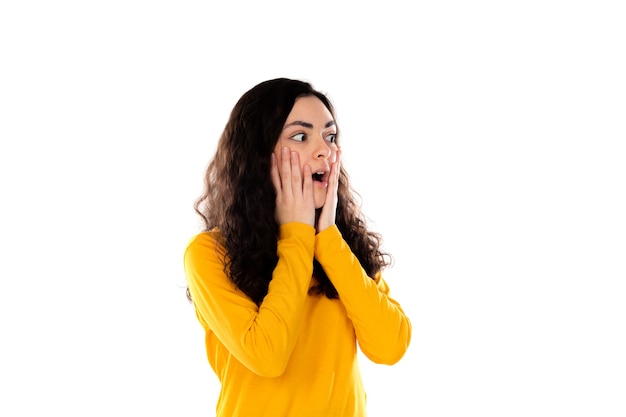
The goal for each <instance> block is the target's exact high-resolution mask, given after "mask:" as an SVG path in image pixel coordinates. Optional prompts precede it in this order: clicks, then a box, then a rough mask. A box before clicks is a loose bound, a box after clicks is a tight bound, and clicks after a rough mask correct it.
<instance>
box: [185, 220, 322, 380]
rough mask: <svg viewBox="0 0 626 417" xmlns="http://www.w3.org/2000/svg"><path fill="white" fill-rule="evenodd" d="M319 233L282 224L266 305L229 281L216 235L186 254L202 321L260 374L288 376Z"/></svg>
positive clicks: (203, 238)
mask: <svg viewBox="0 0 626 417" xmlns="http://www.w3.org/2000/svg"><path fill="white" fill-rule="evenodd" d="M314 235H315V230H314V228H313V227H312V226H308V225H305V224H301V223H289V224H286V225H283V226H281V228H280V238H279V240H278V264H277V265H276V268H275V269H274V273H273V277H272V281H271V282H270V285H269V291H268V294H267V296H266V297H265V299H264V300H263V302H262V303H261V305H260V306H257V305H256V304H255V303H254V302H253V301H252V300H250V299H249V298H248V297H247V296H246V295H245V294H244V293H243V292H242V291H240V290H238V289H237V288H235V286H234V284H233V283H232V282H231V281H230V280H229V279H228V277H227V276H226V274H225V273H224V271H223V266H224V264H223V259H224V249H223V248H222V247H221V246H220V245H219V244H217V242H216V241H215V239H214V238H213V236H212V235H211V234H210V233H202V234H200V235H198V236H197V237H196V238H195V239H194V240H192V241H191V242H190V244H189V245H188V247H187V250H186V251H185V256H184V262H185V272H186V275H187V281H188V284H189V290H190V292H191V296H192V299H193V302H194V306H195V308H196V312H197V314H198V316H199V318H201V321H204V322H205V323H206V325H207V326H208V327H210V329H211V331H213V332H214V333H215V335H216V336H217V338H218V339H219V340H220V341H221V342H222V343H223V344H224V346H225V347H226V348H227V349H228V351H229V352H231V353H232V354H233V355H234V356H235V358H237V360H238V361H239V362H241V363H242V364H243V365H244V366H246V367H247V368H249V369H250V370H251V371H252V372H254V373H257V374H259V375H262V376H267V377H275V376H279V375H281V374H282V373H283V372H284V369H285V367H286V365H287V362H288V360H289V357H290V355H291V351H292V349H293V347H294V345H295V341H296V339H297V336H298V330H299V326H300V325H301V322H302V313H303V308H302V307H303V305H304V301H305V299H306V296H307V291H308V289H309V285H310V282H311V276H312V272H313V266H312V264H313V263H312V259H313V245H314Z"/></svg>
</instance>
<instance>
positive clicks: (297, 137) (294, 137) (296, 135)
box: [291, 133, 306, 142]
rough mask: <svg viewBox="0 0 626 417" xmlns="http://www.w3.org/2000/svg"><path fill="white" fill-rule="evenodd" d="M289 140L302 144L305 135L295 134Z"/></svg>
mask: <svg viewBox="0 0 626 417" xmlns="http://www.w3.org/2000/svg"><path fill="white" fill-rule="evenodd" d="M291 139H293V140H295V141H296V142H304V140H305V139H306V135H305V134H304V133H297V134H295V135H293V136H292V137H291Z"/></svg>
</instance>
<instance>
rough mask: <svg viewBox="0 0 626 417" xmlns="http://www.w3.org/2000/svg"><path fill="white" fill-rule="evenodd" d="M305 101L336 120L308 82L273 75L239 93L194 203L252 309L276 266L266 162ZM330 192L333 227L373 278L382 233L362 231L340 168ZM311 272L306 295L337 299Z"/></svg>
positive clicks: (383, 257) (356, 200) (320, 273)
mask: <svg viewBox="0 0 626 417" xmlns="http://www.w3.org/2000/svg"><path fill="white" fill-rule="evenodd" d="M304 96H315V97H317V98H319V99H320V100H321V101H322V103H324V105H325V106H326V108H327V109H328V110H329V111H330V113H331V114H332V116H333V118H334V119H335V120H336V117H335V110H334V108H333V105H332V103H331V102H330V100H329V99H328V98H327V97H326V95H324V94H322V93H321V92H319V91H317V90H315V89H313V87H312V86H311V84H309V83H307V82H303V81H299V80H291V79H287V78H277V79H273V80H268V81H264V82H262V83H260V84H258V85H256V86H255V87H253V88H252V89H250V90H249V91H248V92H246V93H245V94H244V95H243V96H242V97H241V98H240V99H239V101H238V102H237V103H236V104H235V106H234V108H233V110H232V111H231V114H230V118H229V120H228V122H227V123H226V127H225V128H224V131H223V133H222V135H221V137H220V139H219V142H218V144H217V150H216V152H215V154H214V155H213V158H212V159H211V160H210V163H209V165H208V168H207V170H206V175H205V178H204V183H205V188H204V192H203V193H202V195H201V196H200V197H199V198H198V199H197V200H196V202H195V204H194V209H195V210H196V212H197V213H198V214H199V215H200V216H201V218H202V220H203V222H204V228H205V230H211V229H213V228H217V229H218V230H219V232H220V235H221V236H222V241H221V242H220V243H221V244H223V245H224V247H225V248H226V252H227V253H228V259H225V260H224V272H225V273H226V274H227V276H228V277H229V278H230V280H231V281H232V282H233V283H234V284H235V285H236V286H237V287H238V288H239V289H240V290H241V291H243V292H244V293H245V294H247V295H248V296H249V297H250V298H251V299H252V300H253V301H255V302H256V303H257V304H260V303H261V302H262V301H263V298H264V297H265V295H266V294H267V291H268V285H269V282H270V280H271V279H272V271H273V270H274V268H275V266H276V263H277V261H278V258H277V255H276V248H277V241H278V229H279V225H278V223H277V222H276V218H275V215H274V213H275V209H276V192H275V190H274V186H273V184H272V181H271V178H270V157H271V154H272V152H273V151H274V146H275V145H276V142H277V141H278V138H279V136H280V133H281V131H282V129H283V126H284V124H285V121H286V120H287V116H288V115H289V113H290V112H291V109H292V107H293V105H294V103H295V101H296V99H297V98H298V97H304ZM338 133H339V132H338ZM337 143H339V135H337ZM337 193H338V204H337V217H336V224H337V227H338V229H339V231H340V232H341V234H342V235H343V238H344V239H345V241H346V242H347V243H348V245H349V246H350V248H351V250H352V252H353V253H354V255H355V256H356V257H357V259H358V260H359V262H360V263H361V266H362V267H363V268H364V269H365V271H366V272H367V274H368V275H369V276H370V277H374V275H375V274H376V273H377V272H379V271H381V270H382V269H383V268H384V267H386V266H387V265H389V264H390V263H391V261H392V258H391V256H390V255H388V254H386V253H384V252H383V251H382V249H381V243H382V239H381V236H380V235H379V234H378V233H375V232H373V231H370V230H368V229H367V226H366V219H365V217H364V216H363V214H362V212H361V204H360V197H359V195H358V194H357V193H356V192H354V191H353V190H352V189H351V186H350V181H349V178H348V174H347V173H346V172H345V170H344V168H343V167H342V168H341V170H340V174H339V187H338V192H337ZM313 273H314V275H315V277H316V278H317V280H318V281H319V285H318V286H316V287H314V288H313V289H312V292H313V293H318V294H325V295H326V296H327V297H329V298H337V297H338V295H337V291H336V290H335V288H334V286H333V285H332V283H331V282H330V280H329V279H328V277H327V276H326V273H325V272H324V270H323V269H322V267H321V266H320V265H319V263H318V262H317V261H315V260H314V271H313ZM187 295H188V297H189V290H188V289H187Z"/></svg>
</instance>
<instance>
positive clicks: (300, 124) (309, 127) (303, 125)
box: [283, 120, 335, 130]
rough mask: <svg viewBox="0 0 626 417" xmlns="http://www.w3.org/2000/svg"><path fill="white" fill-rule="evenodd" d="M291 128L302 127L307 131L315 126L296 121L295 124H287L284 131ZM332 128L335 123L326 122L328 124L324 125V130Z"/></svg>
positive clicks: (332, 121)
mask: <svg viewBox="0 0 626 417" xmlns="http://www.w3.org/2000/svg"><path fill="white" fill-rule="evenodd" d="M290 126H302V127H306V128H307V129H313V124H311V123H309V122H303V121H302V120H296V121H295V122H291V123H289V124H286V125H285V127H283V130H285V129H287V128H288V127H290ZM331 126H335V121H334V120H331V121H329V122H326V124H325V125H324V129H327V128H329V127H331Z"/></svg>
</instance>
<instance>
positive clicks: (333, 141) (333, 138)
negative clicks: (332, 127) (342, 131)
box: [326, 133, 337, 143]
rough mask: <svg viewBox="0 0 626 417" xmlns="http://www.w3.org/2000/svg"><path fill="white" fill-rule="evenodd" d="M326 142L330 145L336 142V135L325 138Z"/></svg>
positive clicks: (332, 134)
mask: <svg viewBox="0 0 626 417" xmlns="http://www.w3.org/2000/svg"><path fill="white" fill-rule="evenodd" d="M326 140H327V141H329V142H330V143H335V142H336V141H337V134H336V133H331V134H330V135H328V136H326Z"/></svg>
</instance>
